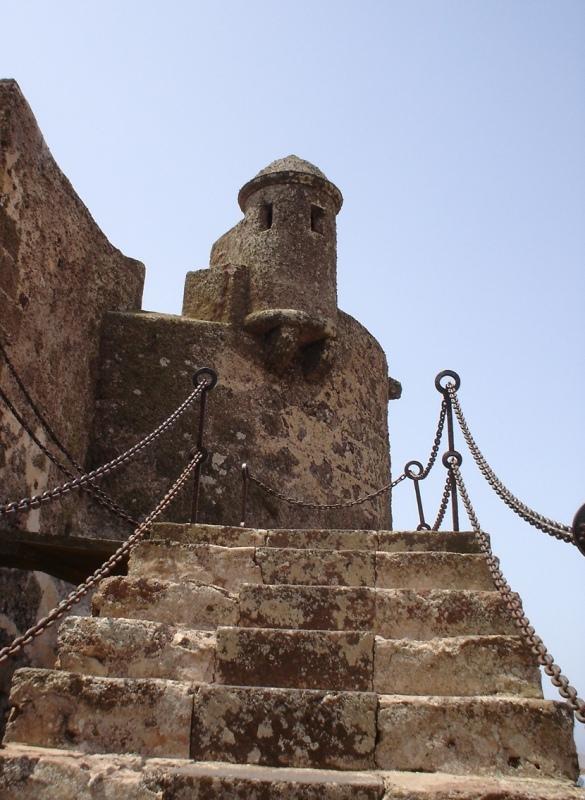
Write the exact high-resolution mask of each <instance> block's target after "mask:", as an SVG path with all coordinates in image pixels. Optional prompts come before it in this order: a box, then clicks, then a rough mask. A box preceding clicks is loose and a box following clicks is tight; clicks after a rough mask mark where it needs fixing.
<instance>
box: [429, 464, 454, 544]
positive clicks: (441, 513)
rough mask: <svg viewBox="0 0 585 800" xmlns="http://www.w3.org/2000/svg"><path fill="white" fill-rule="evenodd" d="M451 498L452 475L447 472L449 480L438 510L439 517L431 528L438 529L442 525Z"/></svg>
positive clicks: (446, 482)
mask: <svg viewBox="0 0 585 800" xmlns="http://www.w3.org/2000/svg"><path fill="white" fill-rule="evenodd" d="M450 498H451V475H450V474H449V472H447V480H446V481H445V488H444V489H443V496H442V497H441V504H440V505H439V510H438V512H437V518H436V519H435V523H434V525H433V527H432V528H431V530H433V531H438V530H439V528H440V527H441V525H442V523H443V520H444V519H445V514H446V513H447V508H448V506H449V500H450Z"/></svg>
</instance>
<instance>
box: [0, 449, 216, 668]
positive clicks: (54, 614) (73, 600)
mask: <svg viewBox="0 0 585 800" xmlns="http://www.w3.org/2000/svg"><path fill="white" fill-rule="evenodd" d="M204 458H205V454H204V453H202V452H201V451H199V450H197V451H196V452H195V453H194V454H193V455H192V457H191V459H190V461H189V463H188V464H187V466H186V467H185V469H184V470H183V471H182V472H181V474H180V475H179V477H178V478H177V480H176V481H175V482H174V483H173V485H172V486H171V488H170V489H169V490H168V492H167V493H166V494H165V496H164V497H163V498H162V500H160V502H159V503H157V505H156V506H155V507H154V509H153V510H152V511H151V512H150V514H148V516H147V517H146V518H145V520H144V521H143V522H141V523H140V525H139V526H138V527H137V528H136V530H135V531H134V533H132V535H131V536H130V537H129V538H128V539H127V540H126V541H125V542H124V543H123V544H122V545H120V547H119V548H118V549H117V550H116V552H115V553H113V554H112V555H111V556H110V557H109V558H108V559H107V560H106V561H104V563H103V564H102V565H101V567H99V568H98V569H96V570H95V572H93V573H92V574H91V575H90V576H89V578H87V579H86V580H85V581H83V583H80V584H79V586H77V587H76V588H75V589H74V590H73V591H72V592H70V593H69V594H68V595H67V597H65V598H64V599H63V600H61V602H60V603H59V604H58V605H57V606H55V608H53V609H52V611H50V612H49V613H48V614H47V615H46V616H45V617H43V618H42V619H40V620H39V621H38V622H37V623H36V624H35V625H33V626H32V627H31V628H29V629H28V630H27V631H25V633H23V634H22V635H21V636H17V637H16V639H14V641H13V642H11V644H10V645H8V646H7V647H3V648H2V649H1V650H0V663H2V662H3V661H6V659H8V658H10V657H11V656H14V655H16V654H17V653H19V652H20V651H21V650H22V649H23V648H24V647H26V645H27V644H30V643H31V642H32V641H33V639H34V638H35V637H37V636H40V635H41V634H42V633H44V632H45V631H46V630H47V628H50V627H51V626H52V625H54V623H55V622H56V621H57V620H58V619H60V618H61V617H62V616H63V615H64V614H66V613H67V612H68V611H70V610H71V609H72V608H73V606H74V605H76V604H77V603H78V602H79V601H80V600H82V599H83V598H84V597H85V596H86V595H87V593H88V592H89V591H90V589H93V588H94V587H95V586H97V584H98V583H99V582H100V581H101V580H102V579H103V578H105V577H106V576H107V575H109V574H110V572H111V571H112V570H113V569H114V567H115V566H116V565H117V564H119V563H120V561H122V559H123V558H125V556H126V555H128V554H129V553H130V551H131V550H133V549H134V548H135V547H136V545H137V544H138V542H139V541H140V539H142V538H143V536H144V535H145V533H146V532H147V531H148V530H149V528H150V527H151V525H152V523H153V522H154V521H155V519H156V518H157V517H158V516H160V514H162V512H163V511H164V510H165V509H166V508H167V506H169V505H170V503H171V502H172V501H173V500H174V499H175V497H176V496H177V495H178V493H179V492H180V490H181V489H182V487H183V486H184V485H185V483H186V482H187V479H188V478H189V476H190V475H191V474H192V473H193V472H194V471H195V470H196V469H197V467H198V466H199V465H200V464H201V463H202V461H203V460H204Z"/></svg>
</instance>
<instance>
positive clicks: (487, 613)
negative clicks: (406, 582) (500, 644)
mask: <svg viewBox="0 0 585 800" xmlns="http://www.w3.org/2000/svg"><path fill="white" fill-rule="evenodd" d="M374 630H375V631H376V633H377V634H379V635H380V636H383V637H384V638H386V639H433V638H435V637H437V636H438V637H442V636H468V635H469V636H489V635H490V634H506V635H510V636H513V635H515V634H516V633H517V632H518V629H517V628H516V625H515V624H514V622H513V621H512V619H511V617H510V615H509V612H508V610H507V609H506V606H505V603H504V601H503V600H502V598H501V597H500V595H499V593H498V592H478V591H470V590H451V591H450V590H448V589H434V590H433V589H425V590H415V589H377V590H376V620H375V626H374Z"/></svg>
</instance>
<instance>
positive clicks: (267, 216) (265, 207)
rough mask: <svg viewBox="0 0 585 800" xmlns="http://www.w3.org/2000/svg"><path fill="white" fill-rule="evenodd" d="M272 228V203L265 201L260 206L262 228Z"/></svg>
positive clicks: (265, 229)
mask: <svg viewBox="0 0 585 800" xmlns="http://www.w3.org/2000/svg"><path fill="white" fill-rule="evenodd" d="M269 228H272V203H263V204H262V205H261V206H260V230H262V231H267V230H268V229H269Z"/></svg>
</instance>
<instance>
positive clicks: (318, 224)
mask: <svg viewBox="0 0 585 800" xmlns="http://www.w3.org/2000/svg"><path fill="white" fill-rule="evenodd" d="M324 224H325V210H324V209H323V208H321V206H311V230H312V231H315V233H320V234H321V235H323V233H324V232H325V231H324Z"/></svg>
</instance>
